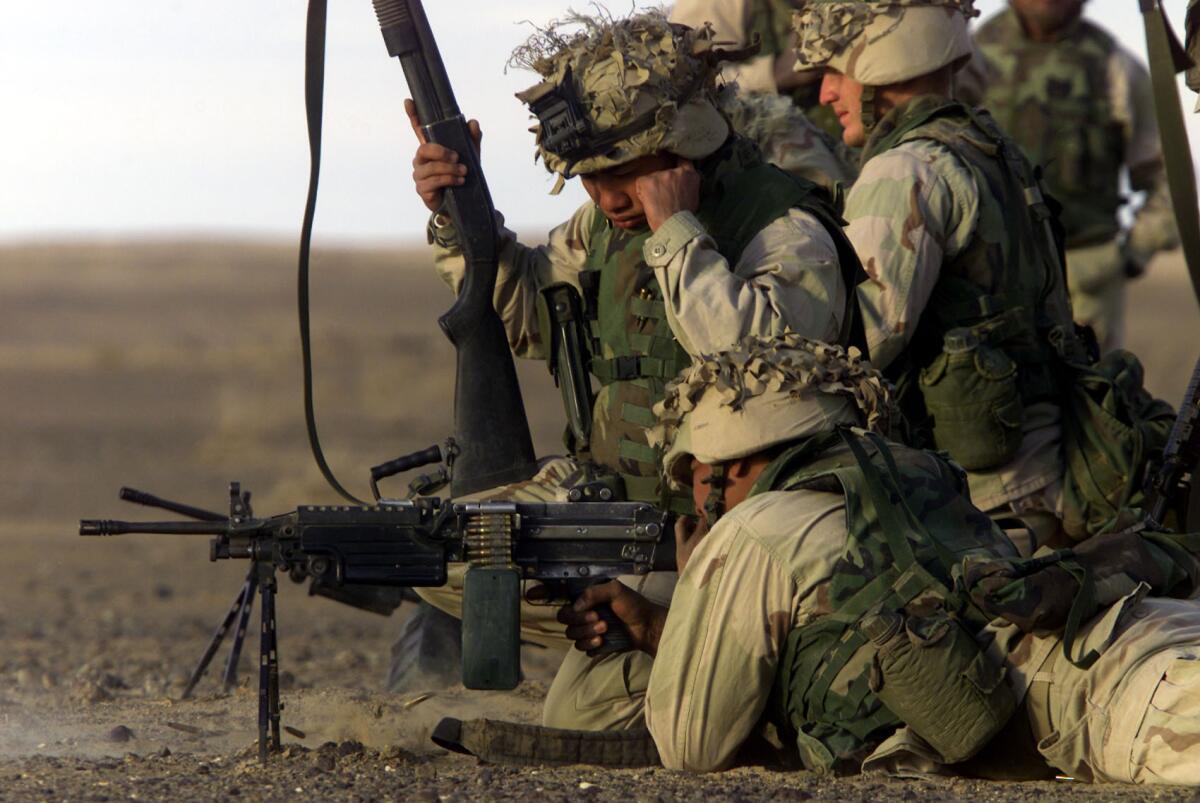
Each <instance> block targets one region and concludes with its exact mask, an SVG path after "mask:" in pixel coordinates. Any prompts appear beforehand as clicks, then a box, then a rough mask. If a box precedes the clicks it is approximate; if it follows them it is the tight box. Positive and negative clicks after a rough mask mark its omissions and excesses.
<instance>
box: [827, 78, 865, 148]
mask: <svg viewBox="0 0 1200 803" xmlns="http://www.w3.org/2000/svg"><path fill="white" fill-rule="evenodd" d="M862 93H863V85H862V84H860V83H859V82H858V81H855V80H854V79H853V78H851V77H849V76H848V75H842V74H841V73H840V72H838V71H837V70H826V71H825V75H824V76H823V77H822V78H821V104H822V105H824V106H829V107H830V108H832V109H833V111H834V114H836V115H837V118H838V122H839V123H841V124H842V141H843V142H845V143H846V144H847V145H849V146H850V147H851V148H857V147H860V146H862V145H863V144H865V143H866V141H867V135H866V132H865V131H863V124H862Z"/></svg>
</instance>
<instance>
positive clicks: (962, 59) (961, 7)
mask: <svg viewBox="0 0 1200 803" xmlns="http://www.w3.org/2000/svg"><path fill="white" fill-rule="evenodd" d="M978 14H979V12H978V11H977V10H976V9H975V6H974V0H803V3H802V5H801V6H800V9H799V10H798V11H797V12H796V13H795V15H794V16H793V20H792V21H793V24H794V25H795V28H796V35H797V45H796V48H797V49H796V58H797V63H796V69H797V70H798V71H805V70H823V69H833V70H837V71H838V72H840V73H842V74H843V75H846V76H849V77H850V78H853V79H854V80H856V81H858V82H859V83H861V84H863V85H864V86H887V85H889V84H896V83H900V82H902V81H908V80H910V79H912V78H916V77H918V76H921V75H927V74H929V73H932V72H936V71H937V70H940V69H942V68H943V67H946V66H948V65H953V66H954V67H955V68H956V69H957V68H958V67H961V66H962V65H963V64H965V63H966V62H967V61H968V60H969V57H970V55H971V35H970V33H969V31H968V30H967V20H968V19H970V18H971V17H975V16H978Z"/></svg>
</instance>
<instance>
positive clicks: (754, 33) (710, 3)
mask: <svg viewBox="0 0 1200 803" xmlns="http://www.w3.org/2000/svg"><path fill="white" fill-rule="evenodd" d="M797 5H798V3H797V0H678V2H677V3H675V7H674V8H673V9H671V19H672V21H674V22H679V23H682V24H684V25H688V26H691V27H693V28H699V27H702V26H704V25H712V27H713V29H714V30H715V31H716V34H717V38H718V40H719V41H722V42H732V43H734V44H735V45H736V46H737V47H748V46H750V45H751V43H752V42H753V41H754V39H755V37H757V38H758V41H759V42H760V43H761V48H760V50H759V52H758V54H757V55H756V56H754V57H753V58H750V59H747V60H745V61H742V62H738V63H735V64H729V65H727V66H726V67H725V68H724V70H723V71H722V75H723V76H724V78H725V80H727V81H729V82H730V83H737V85H738V87H739V88H740V89H741V91H742V92H743V93H746V94H750V95H781V96H784V97H788V98H790V99H791V101H792V103H793V104H794V105H795V106H796V108H797V109H800V116H802V117H806V118H808V120H810V121H811V123H812V124H814V125H815V126H816V127H817V128H818V129H820V130H821V131H823V132H824V133H825V134H826V135H828V136H829V137H830V138H831V139H832V140H833V141H835V142H836V141H837V139H838V137H839V135H840V133H841V132H840V130H839V126H838V124H837V120H836V119H835V118H834V117H833V115H831V114H829V112H828V110H827V109H825V108H823V107H822V106H821V103H820V100H819V98H818V92H819V89H820V87H819V85H818V83H819V82H817V81H815V80H814V79H813V78H812V76H810V75H805V74H803V73H798V72H796V70H795V67H796V54H795V50H794V49H793V39H794V33H793V32H792V13H793V12H794V11H795V10H796V7H797ZM764 150H766V151H767V152H768V153H769V152H770V150H771V149H770V148H764ZM837 155H838V156H839V158H840V157H842V156H843V155H844V154H843V153H838V154H837ZM776 164H779V163H778V162H776ZM780 166H781V167H784V165H780ZM846 168H847V169H849V170H850V172H851V174H853V168H852V167H851V166H850V165H849V164H847V165H846Z"/></svg>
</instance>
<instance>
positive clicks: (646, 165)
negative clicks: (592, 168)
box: [579, 153, 678, 230]
mask: <svg viewBox="0 0 1200 803" xmlns="http://www.w3.org/2000/svg"><path fill="white" fill-rule="evenodd" d="M677 162H678V159H677V158H676V157H674V156H672V155H670V154H668V153H656V154H653V155H651V156H643V157H641V158H639V159H634V160H633V161H632V162H626V163H625V164H623V165H620V166H618V167H613V168H609V169H608V170H601V171H600V172H598V173H588V174H587V175H585V176H580V177H579V178H580V181H582V182H583V188H584V189H585V190H587V194H588V195H590V196H591V198H592V201H593V202H594V203H595V204H596V206H598V207H600V211H601V212H603V213H604V216H605V217H606V218H608V219H609V221H611V222H612V224H613V225H614V226H616V227H617V228H619V229H626V230H633V229H640V228H643V227H644V226H645V225H646V212H645V210H644V209H643V208H642V202H641V200H640V199H639V198H638V194H637V189H636V185H637V180H638V179H639V178H641V177H642V176H648V175H650V174H651V173H657V172H659V171H660V170H670V169H671V168H673V167H675V165H676V163H677Z"/></svg>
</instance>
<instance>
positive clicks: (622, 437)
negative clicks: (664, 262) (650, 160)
mask: <svg viewBox="0 0 1200 803" xmlns="http://www.w3.org/2000/svg"><path fill="white" fill-rule="evenodd" d="M697 168H698V169H699V170H700V172H701V175H702V185H701V193H700V197H701V199H702V200H701V204H700V209H699V210H698V212H697V214H696V216H697V218H698V219H699V221H700V222H701V224H703V226H704V228H705V230H706V231H707V232H708V233H709V235H710V236H711V237H712V239H713V240H714V241H715V242H716V244H717V250H718V251H719V252H720V253H721V255H722V256H723V257H725V259H726V260H728V262H729V265H730V268H731V269H732V267H733V266H734V265H735V264H736V263H737V261H738V259H739V257H740V256H741V254H742V251H743V250H744V249H745V247H746V246H747V244H749V242H750V241H751V240H752V239H754V237H756V236H757V235H758V234H759V233H760V232H761V231H762V230H763V229H764V228H766V227H767V226H768V225H770V224H771V223H773V222H774V221H776V220H777V219H779V218H781V217H783V216H784V215H786V214H788V212H789V211H790V210H792V209H802V210H804V211H805V212H808V213H809V214H811V215H813V216H814V217H816V218H817V219H818V220H819V221H820V222H821V223H822V225H823V226H824V228H825V229H826V231H827V232H828V233H829V235H830V237H831V238H832V239H833V241H834V243H835V245H836V246H837V251H838V258H839V262H840V265H841V269H842V277H843V281H844V282H845V283H846V287H847V288H851V287H854V286H855V284H856V283H857V281H858V278H857V277H859V276H860V275H861V270H862V269H861V267H860V265H859V262H858V258H857V256H856V255H855V253H854V249H853V247H852V246H851V245H850V243H849V241H848V240H847V239H846V237H845V235H844V234H843V232H842V228H841V226H842V222H841V218H840V216H839V215H838V213H837V211H835V209H834V208H833V206H832V204H831V203H830V201H829V199H828V195H827V193H826V192H825V190H823V189H821V188H820V187H818V186H817V185H815V184H812V183H811V182H808V181H805V180H803V179H799V178H796V177H794V176H791V175H789V174H787V173H785V172H783V171H782V170H780V169H779V168H777V167H775V166H773V165H770V164H767V163H766V162H764V161H763V159H762V155H761V153H760V152H759V150H758V148H757V147H756V146H755V145H753V144H752V143H750V142H749V141H748V140H745V139H742V138H740V137H734V138H731V139H730V140H729V141H728V142H727V143H726V144H725V145H724V146H723V147H722V148H721V150H719V151H718V152H717V153H716V154H714V155H713V156H710V157H708V158H707V159H705V160H704V161H702V162H700V163H698V164H697ZM650 236H651V232H650V231H649V229H646V230H643V231H641V232H626V231H622V230H620V229H617V228H615V227H614V226H612V225H611V224H610V223H609V222H608V220H607V219H606V218H605V217H604V216H603V215H596V219H595V223H594V224H593V227H592V230H591V232H590V239H589V255H588V261H587V264H586V266H585V269H584V270H583V271H582V272H581V273H580V275H579V283H580V287H581V288H582V291H583V293H582V295H583V299H584V313H585V317H587V318H588V322H589V327H590V331H591V335H592V341H593V342H592V354H593V355H594V356H593V358H592V362H591V366H590V368H591V373H592V375H593V376H594V377H595V378H596V380H598V382H599V385H600V390H599V392H598V394H597V396H596V402H595V407H594V411H593V427H592V442H591V453H590V455H589V457H590V459H591V460H592V461H594V462H596V463H598V464H600V465H602V466H606V467H608V468H609V469H613V470H615V471H617V473H618V474H619V475H620V476H621V478H622V480H623V481H624V486H625V495H626V497H627V498H629V499H633V500H644V501H653V502H659V501H663V500H662V493H661V483H660V478H659V467H658V464H659V455H658V454H657V453H656V452H655V450H654V449H653V448H652V447H651V446H650V445H649V442H648V440H647V430H648V429H649V428H651V427H653V426H654V424H655V420H654V414H653V412H652V408H653V406H654V405H655V403H657V402H658V401H660V400H661V399H662V398H663V396H664V394H665V392H666V383H667V381H668V380H670V379H672V378H673V377H675V376H676V375H677V374H678V373H679V372H680V371H681V370H682V369H683V368H685V367H687V366H688V365H690V363H691V358H690V357H689V356H688V354H687V352H685V351H684V350H683V347H682V346H680V345H679V342H678V341H677V340H676V339H675V335H674V334H673V333H672V332H671V328H670V326H669V325H668V323H667V313H666V307H665V305H664V303H663V297H662V290H661V288H660V286H659V282H658V279H657V278H656V277H655V276H654V271H653V269H652V268H650V266H649V265H647V264H646V262H645V259H644V257H643V247H644V246H645V244H646V241H647V240H648V239H649V238H650ZM853 297H854V294H853V293H850V292H847V309H846V311H845V314H844V315H843V323H844V326H843V332H844V334H843V340H845V341H849V339H850V330H849V328H848V325H849V324H850V322H851V321H852V320H854V319H855V317H856V316H855V315H854V314H852V313H853ZM669 502H670V503H671V506H672V507H673V508H675V509H676V510H677V511H678V512H690V511H691V509H692V503H691V498H690V495H678V496H677V497H675V498H673V499H671V500H669Z"/></svg>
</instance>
